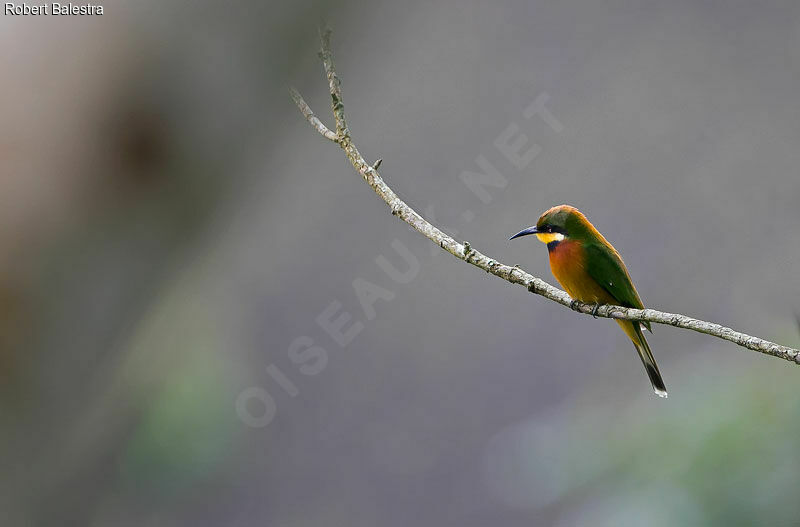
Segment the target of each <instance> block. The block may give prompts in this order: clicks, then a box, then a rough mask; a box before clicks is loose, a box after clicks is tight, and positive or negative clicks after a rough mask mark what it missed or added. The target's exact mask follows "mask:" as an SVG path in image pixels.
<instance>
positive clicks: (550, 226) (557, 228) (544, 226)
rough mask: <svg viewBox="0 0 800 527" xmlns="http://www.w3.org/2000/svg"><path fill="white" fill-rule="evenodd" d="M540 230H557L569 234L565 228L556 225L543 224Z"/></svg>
mask: <svg viewBox="0 0 800 527" xmlns="http://www.w3.org/2000/svg"><path fill="white" fill-rule="evenodd" d="M539 232H557V233H559V234H567V233H566V232H565V231H564V229H562V228H561V227H556V226H554V225H542V226H541V228H539Z"/></svg>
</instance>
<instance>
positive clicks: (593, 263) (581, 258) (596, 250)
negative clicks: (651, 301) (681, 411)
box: [510, 205, 667, 397]
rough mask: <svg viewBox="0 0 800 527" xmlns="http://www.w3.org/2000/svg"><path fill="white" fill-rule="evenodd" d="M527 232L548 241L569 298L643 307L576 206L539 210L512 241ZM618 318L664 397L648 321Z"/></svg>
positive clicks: (621, 265)
mask: <svg viewBox="0 0 800 527" xmlns="http://www.w3.org/2000/svg"><path fill="white" fill-rule="evenodd" d="M528 234H535V235H536V237H537V238H538V239H539V241H541V242H542V243H545V244H547V251H548V252H549V253H550V270H551V271H552V272H553V276H555V277H556V280H558V282H559V283H560V284H561V285H562V286H563V287H564V289H565V290H566V291H567V293H569V296H571V297H572V298H573V299H575V300H579V301H581V302H584V303H589V304H596V307H595V309H597V307H599V306H600V304H615V305H618V306H624V307H632V308H636V309H644V305H643V304H642V300H641V299H640V298H639V293H638V292H636V287H634V285H633V281H631V275H630V274H628V269H626V268H625V262H623V261H622V257H621V256H620V255H619V253H618V252H617V250H616V249H615V248H614V246H613V245H611V244H610V243H609V242H608V240H606V239H605V238H604V237H603V235H602V234H600V232H599V231H598V230H597V229H596V228H595V227H594V225H592V224H591V223H590V222H589V220H587V219H586V216H584V215H583V214H582V213H581V212H580V211H579V210H578V209H576V208H575V207H571V206H569V205H559V206H557V207H553V208H552V209H550V210H548V211H547V212H545V213H544V214H542V216H541V217H540V218H539V221H537V222H536V225H534V226H533V227H528V228H527V229H525V230H523V231H520V232H518V233H517V234H515V235H514V236H512V237H511V238H510V239H512V240H513V239H514V238H519V237H520V236H527V235H528ZM616 322H617V324H619V326H620V327H621V328H622V331H624V332H625V334H626V335H628V338H630V339H631V341H633V345H634V346H635V347H636V351H638V352H639V357H641V359H642V362H643V363H644V369H645V371H646V372H647V376H648V377H650V382H651V383H652V385H653V391H654V392H656V395H658V396H659V397H666V396H667V388H666V387H665V386H664V380H663V379H662V378H661V373H660V372H659V371H658V365H656V360H655V359H654V358H653V352H652V351H650V346H649V345H648V344H647V340H646V339H645V338H644V333H643V332H642V328H643V327H644V328H646V329H647V330H648V331H652V330H651V329H650V323H649V322H641V323H639V322H631V321H629V320H617V321H616Z"/></svg>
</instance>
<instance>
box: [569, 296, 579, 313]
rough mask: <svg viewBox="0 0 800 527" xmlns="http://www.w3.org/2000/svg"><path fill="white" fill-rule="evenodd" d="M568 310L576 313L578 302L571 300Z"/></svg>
mask: <svg viewBox="0 0 800 527" xmlns="http://www.w3.org/2000/svg"><path fill="white" fill-rule="evenodd" d="M569 308H570V309H571V310H573V311H578V300H575V299H574V298H573V299H572V301H571V302H570V303H569Z"/></svg>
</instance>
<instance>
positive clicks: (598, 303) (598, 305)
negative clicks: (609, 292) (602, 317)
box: [592, 302, 600, 318]
mask: <svg viewBox="0 0 800 527" xmlns="http://www.w3.org/2000/svg"><path fill="white" fill-rule="evenodd" d="M598 309H600V302H595V304H594V307H593V308H592V318H597V310H598Z"/></svg>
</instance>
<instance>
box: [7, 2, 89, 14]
mask: <svg viewBox="0 0 800 527" xmlns="http://www.w3.org/2000/svg"><path fill="white" fill-rule="evenodd" d="M3 14H4V15H12V16H38V15H102V14H103V6H101V5H97V4H73V3H67V4H59V3H56V2H53V3H50V4H36V5H29V4H25V3H22V4H14V3H12V2H6V3H4V4H3Z"/></svg>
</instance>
